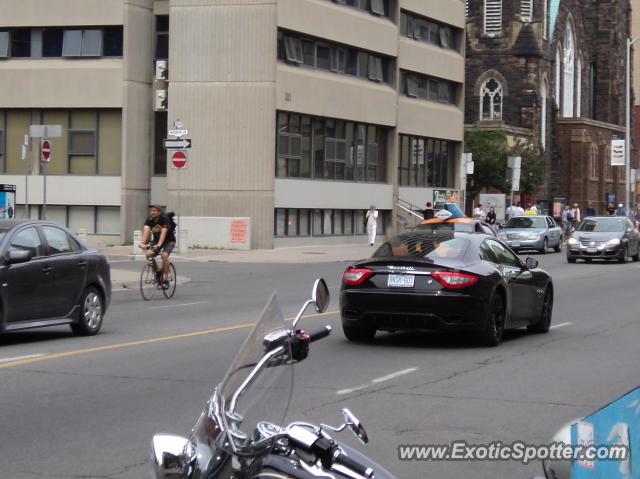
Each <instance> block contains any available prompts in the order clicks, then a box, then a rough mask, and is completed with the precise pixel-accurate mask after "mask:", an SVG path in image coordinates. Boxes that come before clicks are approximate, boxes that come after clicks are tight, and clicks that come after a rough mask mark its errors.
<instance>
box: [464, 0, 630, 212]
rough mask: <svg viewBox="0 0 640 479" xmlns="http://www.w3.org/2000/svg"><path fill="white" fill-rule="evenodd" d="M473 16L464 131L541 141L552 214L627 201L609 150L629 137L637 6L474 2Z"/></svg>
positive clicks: (590, 0) (559, 0)
mask: <svg viewBox="0 0 640 479" xmlns="http://www.w3.org/2000/svg"><path fill="white" fill-rule="evenodd" d="M466 11H467V24H466V31H467V44H466V47H467V50H466V54H467V64H466V91H465V103H466V113H465V124H466V127H467V128H482V129H489V130H501V131H504V132H505V133H506V134H507V136H508V137H509V138H510V139H511V140H512V141H513V140H515V139H516V138H522V139H527V138H531V139H533V144H534V145H535V147H536V148H538V149H539V151H540V153H541V154H542V155H543V156H544V157H545V159H546V161H547V164H548V168H547V177H546V181H545V184H544V185H543V187H542V189H541V191H540V192H539V193H538V194H537V195H536V200H546V201H547V203H546V205H548V206H549V208H550V210H554V209H555V211H550V213H554V214H557V213H558V211H557V210H558V208H559V207H560V206H561V205H562V204H563V203H564V202H568V203H572V204H573V203H576V202H577V203H578V204H579V205H580V206H581V208H583V209H584V207H585V206H586V202H587V201H592V202H593V204H594V206H595V207H596V209H597V210H598V212H599V213H604V207H605V206H606V202H607V200H610V199H613V197H614V196H615V201H617V202H623V201H624V196H625V195H624V181H625V169H624V167H623V166H611V165H610V145H611V140H612V139H623V138H624V134H625V55H626V38H627V37H628V36H629V32H630V14H631V8H630V5H629V0H467V1H466ZM632 166H633V165H632ZM554 203H555V205H556V206H555V208H553V204H554Z"/></svg>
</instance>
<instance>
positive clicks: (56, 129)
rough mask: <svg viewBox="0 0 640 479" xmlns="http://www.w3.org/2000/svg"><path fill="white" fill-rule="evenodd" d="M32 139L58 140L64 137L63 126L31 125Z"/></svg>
mask: <svg viewBox="0 0 640 479" xmlns="http://www.w3.org/2000/svg"><path fill="white" fill-rule="evenodd" d="M29 136H30V137H31V138H58V137H60V136H62V126H60V125H31V126H30V127H29Z"/></svg>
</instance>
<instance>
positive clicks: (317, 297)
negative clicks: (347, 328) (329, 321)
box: [311, 278, 329, 313]
mask: <svg viewBox="0 0 640 479" xmlns="http://www.w3.org/2000/svg"><path fill="white" fill-rule="evenodd" d="M311 299H312V300H313V302H314V304H315V305H316V311H317V312H318V313H324V312H325V311H326V310H327V308H328V307H329V288H328V287H327V283H326V281H325V280H324V279H323V278H319V279H317V280H316V282H315V284H314V285H313V292H312V294H311Z"/></svg>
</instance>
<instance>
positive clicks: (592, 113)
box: [589, 62, 596, 118]
mask: <svg viewBox="0 0 640 479" xmlns="http://www.w3.org/2000/svg"><path fill="white" fill-rule="evenodd" d="M595 117H596V64H595V62H591V63H589V118H595Z"/></svg>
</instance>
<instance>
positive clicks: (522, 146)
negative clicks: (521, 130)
mask: <svg viewBox="0 0 640 479" xmlns="http://www.w3.org/2000/svg"><path fill="white" fill-rule="evenodd" d="M509 156H519V157H521V158H522V160H521V163H520V167H521V168H522V171H521V172H520V192H521V193H524V194H526V195H535V194H536V193H537V192H538V191H540V187H541V186H542V184H543V183H544V173H545V166H546V163H545V160H544V157H543V156H541V155H540V154H539V153H538V149H537V148H535V147H534V146H533V141H532V140H531V138H529V139H528V140H526V141H524V140H519V141H517V142H516V144H515V145H514V146H512V147H511V148H510V149H509Z"/></svg>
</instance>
